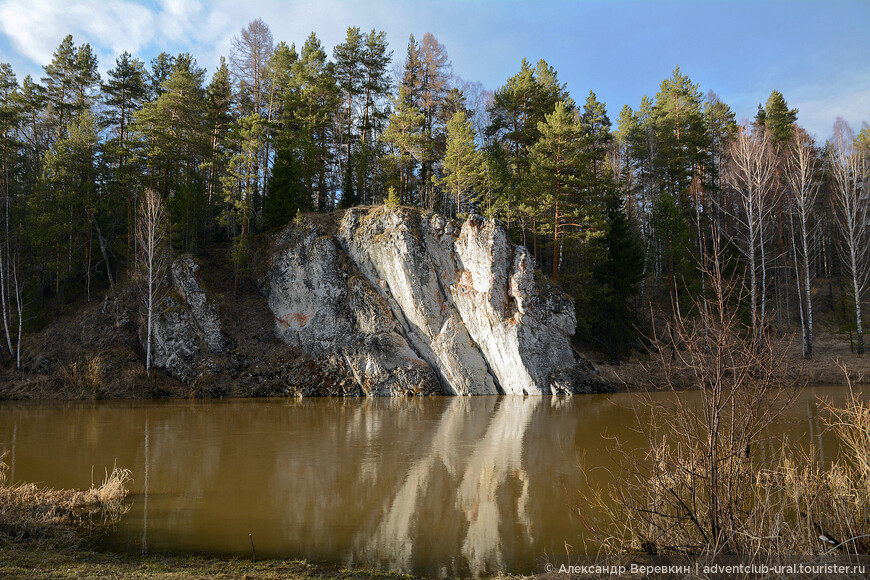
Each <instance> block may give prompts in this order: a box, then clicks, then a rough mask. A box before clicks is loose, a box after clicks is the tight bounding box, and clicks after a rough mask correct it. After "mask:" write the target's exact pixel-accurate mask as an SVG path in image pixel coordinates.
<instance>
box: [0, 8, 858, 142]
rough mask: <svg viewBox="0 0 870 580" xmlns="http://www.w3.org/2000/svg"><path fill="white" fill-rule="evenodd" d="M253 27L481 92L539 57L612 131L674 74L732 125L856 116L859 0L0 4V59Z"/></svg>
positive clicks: (112, 50)
mask: <svg viewBox="0 0 870 580" xmlns="http://www.w3.org/2000/svg"><path fill="white" fill-rule="evenodd" d="M258 17H259V18H263V19H264V20H265V21H266V23H267V24H268V25H269V26H270V28H271V29H272V33H273V35H274V37H275V40H276V41H279V40H285V41H287V42H288V43H292V42H295V43H297V45H301V44H302V43H303V42H304V40H305V38H306V37H307V36H308V34H309V33H310V32H311V31H314V32H316V33H317V35H318V37H319V38H320V39H321V41H322V42H323V44H324V45H325V46H326V47H327V49H328V50H329V51H330V52H331V49H332V47H333V46H334V45H335V44H337V43H340V42H341V41H342V40H343V38H344V34H345V30H346V29H347V27H348V26H359V27H361V28H362V29H364V30H368V29H372V28H375V29H377V30H384V31H385V32H386V33H387V39H388V41H389V42H390V47H391V48H392V49H393V50H394V53H395V55H394V60H399V61H400V60H401V59H402V57H403V55H404V53H405V48H406V46H407V42H408V36H409V35H410V34H414V35H415V36H416V37H417V38H421V37H422V36H423V34H424V33H426V32H432V33H433V34H434V35H435V36H436V38H438V40H439V41H440V42H441V43H442V44H443V45H444V46H445V47H446V49H447V52H448V54H449V56H450V59H451V61H452V63H453V70H454V72H455V73H456V74H457V75H459V76H461V77H462V78H463V79H465V80H469V81H480V82H481V83H483V85H484V86H486V87H487V88H490V89H495V88H497V87H498V86H500V85H501V84H503V83H504V81H505V80H506V79H507V78H508V77H509V76H511V75H513V74H514V73H516V72H517V70H519V66H520V61H521V60H522V59H523V58H524V57H525V58H527V59H528V60H529V61H531V62H532V63H535V62H537V61H538V60H539V59H541V58H543V59H545V60H546V61H547V62H548V63H549V64H551V65H552V66H554V67H555V68H556V70H557V71H558V73H559V78H560V80H561V81H563V82H566V83H567V84H568V89H569V90H570V91H571V94H572V96H573V97H574V99H575V100H577V101H579V102H581V103H582V102H583V100H585V97H586V95H587V94H588V91H589V90H593V91H595V93H596V94H597V95H598V98H599V99H600V100H602V101H605V102H606V103H607V109H608V113H609V114H610V116H611V119H612V120H614V122H615V120H616V117H617V116H618V114H619V110H620V109H621V108H622V105H623V104H628V105H630V106H632V107H635V108H636V107H637V105H638V104H639V103H640V99H641V97H642V96H643V95H644V94H648V95H650V96H652V95H654V94H655V93H656V92H657V91H658V86H659V83H660V82H661V80H662V79H663V78H665V77H667V76H669V75H670V74H671V71H673V69H674V67H675V66H677V65H679V66H680V67H681V69H682V71H683V72H684V73H685V74H688V75H689V76H690V77H691V79H692V80H693V81H694V82H696V83H698V84H699V85H700V89H701V90H702V92H704V93H706V92H707V91H708V90H713V91H715V92H716V93H718V94H719V96H720V97H721V98H722V99H723V100H724V101H725V102H727V103H728V104H729V105H731V107H732V108H733V109H734V110H735V112H736V113H737V116H738V119H744V118H749V117H751V116H753V115H754V114H755V110H756V107H757V105H758V103H759V102H764V101H766V99H767V96H768V95H769V94H770V91H771V90H773V89H777V90H779V91H781V92H782V93H783V94H784V95H785V97H786V100H787V101H788V103H789V105H790V106H792V107H797V108H798V109H800V113H799V115H798V122H799V123H800V124H801V125H803V126H805V127H806V128H807V129H809V130H810V132H811V133H814V134H815V135H816V136H817V137H818V138H820V139H825V138H827V137H828V136H829V135H830V133H831V127H832V126H833V123H834V120H835V119H836V117H837V116H842V117H844V118H845V119H846V120H847V121H849V122H850V123H851V124H852V126H853V127H854V128H855V129H859V128H860V126H861V123H862V122H864V121H868V120H870V0H826V1H808V0H754V1H725V0H719V1H714V0H693V1H689V0H682V1H681V0H673V1H663V0H659V1H649V0H647V1H643V0H625V1H620V0H610V1H606V0H574V1H568V0H538V1H536V2H519V1H515V0H500V1H499V0H464V1H463V0H439V1H432V0H373V1H362V0H357V1H353V0H313V1H311V0H309V1H298V0H292V1H280V0H216V1H212V2H207V1H201V0H151V1H140V0H122V1H106V0H78V1H72V0H70V1H58V0H55V1H50V0H0V61H5V62H10V63H12V65H13V68H14V69H15V71H16V73H17V74H18V76H19V78H22V77H23V76H24V75H25V74H32V75H33V76H34V77H39V76H40V75H41V73H42V69H41V67H42V65H44V64H46V63H48V62H49V61H50V59H51V55H52V52H53V51H54V49H55V48H56V47H57V45H58V44H59V43H60V41H61V40H62V38H63V37H64V36H65V35H66V34H68V33H71V34H73V36H74V38H75V41H76V43H77V44H80V43H82V42H89V43H91V45H92V46H94V47H95V48H96V49H97V53H98V55H99V56H100V65H101V69H102V70H103V71H105V70H106V69H107V68H110V67H111V66H112V65H113V63H114V58H115V56H117V54H119V53H120V52H122V51H124V50H128V51H130V52H131V53H133V54H134V55H136V56H139V57H140V58H142V59H143V60H145V61H146V62H147V61H149V60H150V59H151V58H152V57H153V56H154V55H156V54H157V53H158V52H160V51H161V50H167V51H169V52H172V53H177V52H182V51H188V52H191V53H192V54H193V55H194V56H195V57H196V58H197V59H198V61H199V64H200V65H202V66H205V67H207V68H208V69H209V70H210V71H212V70H214V67H215V65H216V63H217V62H218V59H219V57H220V56H221V55H226V54H228V52H229V46H230V40H231V39H232V37H233V36H234V35H236V34H238V32H239V30H240V29H241V28H242V27H243V26H244V25H245V24H247V23H248V22H249V21H250V20H252V19H254V18H258Z"/></svg>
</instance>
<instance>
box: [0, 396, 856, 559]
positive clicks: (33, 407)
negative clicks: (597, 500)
mask: <svg viewBox="0 0 870 580" xmlns="http://www.w3.org/2000/svg"><path fill="white" fill-rule="evenodd" d="M847 393H848V391H847V389H845V388H844V387H832V386H829V387H824V386H818V387H812V388H807V389H804V390H803V391H802V392H801V393H800V394H799V395H798V396H797V397H796V399H795V400H794V401H793V403H792V404H791V405H790V406H789V408H788V409H787V411H786V413H785V414H784V415H783V416H782V417H781V418H780V419H779V420H778V422H777V425H776V426H775V427H774V429H773V430H772V431H771V435H772V437H771V438H770V439H769V440H768V442H767V443H766V445H767V447H766V448H765V449H764V450H763V451H762V452H763V453H770V454H774V455H775V454H777V453H778V450H777V448H778V444H777V437H780V436H782V435H786V436H789V437H793V438H796V439H798V440H800V441H802V442H804V443H807V442H808V441H810V440H811V439H812V440H813V442H814V443H815V444H816V446H817V447H818V450H819V453H820V455H821V456H822V457H821V458H822V459H825V454H827V455H828V458H830V456H831V455H832V454H833V453H834V452H835V441H834V439H833V436H832V435H831V434H830V433H828V432H826V431H824V429H823V423H822V420H821V417H822V412H821V410H820V405H819V403H818V400H817V399H818V397H820V396H821V397H825V398H828V399H831V400H833V401H834V402H836V403H841V402H842V401H843V400H845V397H846V395H847ZM681 396H683V397H686V398H688V399H692V398H697V397H698V393H697V392H686V393H683V394H682V395H681ZM637 400H638V395H636V394H632V393H617V394H602V395H584V396H575V397H573V398H555V397H471V398H468V397H453V398H449V397H432V398H393V399H289V400H287V399H280V400H278V399H235V400H214V401H188V400H171V401H135V402H117V401H112V402H81V403H58V402H27V403H12V402H4V403H0V452H7V453H6V457H5V461H6V463H7V464H8V465H9V467H10V473H9V475H10V476H11V477H12V478H13V479H14V481H26V482H34V483H38V484H40V485H47V486H51V487H56V488H69V487H87V486H89V485H90V484H91V482H95V483H99V482H100V481H101V480H102V478H103V476H104V473H105V470H109V471H111V469H112V466H113V465H115V464H117V465H118V466H121V467H126V468H128V469H130V470H131V471H132V472H133V477H134V482H133V483H132V486H131V494H130V496H129V499H130V509H129V511H128V512H127V513H126V514H125V515H124V516H123V518H122V520H121V522H120V524H118V526H117V527H116V529H115V531H114V532H113V533H111V534H110V535H109V537H108V538H106V540H105V542H106V547H108V548H110V549H115V550H124V551H132V552H197V553H207V554H221V555H227V554H229V555H238V556H245V557H248V556H250V554H251V539H253V542H254V544H255V547H256V552H257V556H258V558H267V557H270V558H271V557H276V558H277V557H280V558H307V559H309V560H312V561H315V562H323V563H332V564H338V565H345V566H374V567H378V568H382V569H391V570H399V571H404V572H411V573H417V574H427V575H440V576H454V575H468V574H480V573H491V572H495V571H498V570H502V571H506V572H511V573H530V572H534V571H536V570H538V569H539V566H540V564H541V562H542V561H543V560H544V559H545V558H547V557H548V556H549V557H553V556H555V557H559V556H564V555H565V554H566V553H571V554H578V553H583V552H584V550H587V549H588V547H587V546H586V542H587V541H588V538H586V537H585V536H584V533H585V531H584V530H585V527H584V525H583V522H582V521H581V520H580V519H579V518H578V517H577V516H576V515H575V514H576V507H577V506H578V505H582V499H581V496H582V491H583V489H584V487H585V486H586V485H587V481H588V480H587V477H586V476H587V475H588V476H590V478H591V481H592V482H593V483H594V482H595V481H602V480H601V479H600V478H601V477H603V476H604V471H603V470H596V469H594V467H596V466H604V467H607V466H612V465H613V454H612V452H611V451H609V449H610V445H611V443H610V439H609V438H610V437H612V436H617V437H619V438H620V439H622V440H623V441H624V442H627V443H628V444H629V445H639V444H640V443H641V438H640V436H639V435H638V433H637V432H636V431H635V430H634V429H633V427H634V411H633V406H634V405H635V404H636V402H637ZM581 460H582V462H583V465H585V466H586V470H587V473H586V474H584V473H583V470H581V468H580V463H581ZM249 534H250V535H251V536H250V538H249Z"/></svg>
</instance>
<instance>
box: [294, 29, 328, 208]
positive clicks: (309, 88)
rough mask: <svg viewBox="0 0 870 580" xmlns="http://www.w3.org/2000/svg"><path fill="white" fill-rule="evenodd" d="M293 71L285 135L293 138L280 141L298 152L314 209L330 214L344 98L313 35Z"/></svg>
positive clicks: (300, 165) (300, 173)
mask: <svg viewBox="0 0 870 580" xmlns="http://www.w3.org/2000/svg"><path fill="white" fill-rule="evenodd" d="M292 71H293V81H292V87H291V89H290V90H289V91H288V92H287V94H286V97H285V103H284V112H285V119H284V132H289V133H291V135H284V136H279V139H280V140H281V141H282V142H285V143H290V144H292V146H293V147H295V148H296V150H297V158H298V159H299V169H300V171H299V177H300V179H301V180H302V183H303V186H304V188H305V191H306V192H307V195H308V197H309V198H310V199H311V204H312V206H313V208H314V209H315V210H317V211H327V210H329V209H331V208H333V207H334V202H335V199H334V195H333V194H334V192H335V188H334V183H333V182H332V171H331V169H332V162H333V150H332V148H331V144H332V143H333V142H334V140H333V130H334V123H333V120H334V118H335V111H336V109H337V107H338V103H339V98H340V96H339V89H338V86H337V85H336V81H335V73H334V67H333V65H332V63H330V62H328V61H327V58H326V53H325V52H324V50H323V48H322V46H321V44H320V40H318V38H317V36H315V35H314V34H313V33H312V34H311V35H310V36H309V37H308V39H307V40H306V41H305V45H304V46H303V47H302V52H301V53H300V55H299V59H298V60H297V61H296V62H295V63H293V67H292Z"/></svg>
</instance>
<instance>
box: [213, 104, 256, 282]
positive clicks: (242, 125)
mask: <svg viewBox="0 0 870 580" xmlns="http://www.w3.org/2000/svg"><path fill="white" fill-rule="evenodd" d="M264 121H265V120H264V119H263V117H261V116H260V115H259V114H258V113H254V114H253V115H250V116H247V117H243V118H241V119H239V121H238V123H237V124H236V125H234V126H233V127H232V130H231V134H230V139H231V140H232V141H234V144H235V147H234V149H235V150H236V154H235V155H233V157H232V158H231V159H230V161H229V163H228V165H227V172H226V174H225V175H224V176H223V177H222V178H221V182H222V185H223V193H224V201H225V204H226V209H225V210H224V213H223V214H222V216H221V223H222V224H224V225H225V226H226V227H227V229H228V231H230V232H231V233H232V234H233V250H232V254H231V259H232V262H233V266H234V270H233V273H234V281H233V292H234V293H236V294H237V293H238V291H239V277H240V275H241V273H242V271H243V270H244V268H245V267H246V266H247V263H248V258H249V254H250V248H251V222H252V215H251V214H252V198H253V197H254V195H255V192H256V191H257V189H256V188H257V181H258V179H259V175H258V172H257V163H258V155H259V151H260V149H261V148H262V146H263V141H264V140H265V137H266V128H265V122H264Z"/></svg>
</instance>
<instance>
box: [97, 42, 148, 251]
mask: <svg viewBox="0 0 870 580" xmlns="http://www.w3.org/2000/svg"><path fill="white" fill-rule="evenodd" d="M146 77H147V73H146V71H145V65H144V63H143V62H142V61H141V60H139V59H134V58H132V57H131V55H130V53H128V52H125V53H123V54H122V55H121V56H119V57H118V58H117V59H116V60H115V68H113V69H110V70H109V72H108V80H107V82H106V83H105V84H104V85H103V87H102V96H103V103H104V105H105V109H104V113H103V124H104V126H106V127H107V128H109V129H110V130H112V132H113V133H114V137H112V138H110V139H108V140H107V141H106V143H105V144H104V150H105V152H106V154H107V157H109V158H111V159H112V161H111V162H110V163H111V166H112V167H113V169H114V179H112V180H111V181H110V184H109V186H110V193H111V195H112V197H114V198H115V200H116V203H115V204H112V205H113V206H115V207H113V208H112V210H113V213H116V211H117V210H116V208H118V207H124V206H125V205H126V223H127V232H126V233H127V250H128V256H127V261H128V263H131V262H132V259H131V258H132V256H131V255H130V254H129V252H132V251H133V247H134V242H135V241H134V235H135V232H134V230H135V219H134V214H135V209H136V201H135V196H134V191H135V190H136V187H135V182H136V180H137V178H138V175H139V174H140V173H141V168H140V166H139V164H138V163H135V153H134V148H135V145H136V144H135V142H134V140H133V139H131V135H130V125H131V124H132V123H133V115H134V114H135V112H136V111H138V110H139V109H140V108H141V107H142V105H143V103H144V102H145V100H146V98H147V96H148V87H147V85H146V84H145V81H146ZM131 162H132V163H131ZM113 217H114V218H115V219H110V220H108V221H109V223H115V222H117V221H121V220H119V219H118V218H119V217H120V216H113ZM100 238H101V243H105V242H104V240H103V236H102V233H100Z"/></svg>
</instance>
